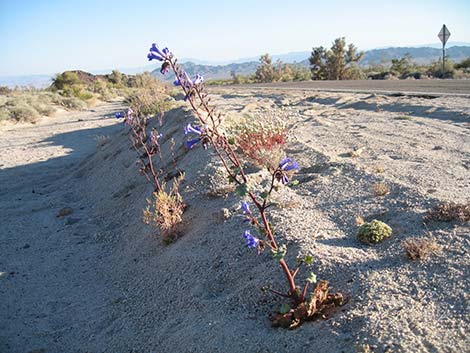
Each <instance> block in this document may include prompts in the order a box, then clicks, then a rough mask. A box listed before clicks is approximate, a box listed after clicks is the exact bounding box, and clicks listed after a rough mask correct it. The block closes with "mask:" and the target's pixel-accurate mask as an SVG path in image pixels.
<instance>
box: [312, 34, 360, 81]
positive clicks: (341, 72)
mask: <svg viewBox="0 0 470 353" xmlns="http://www.w3.org/2000/svg"><path fill="white" fill-rule="evenodd" d="M363 56H364V53H362V52H360V53H358V51H357V48H356V47H355V46H354V44H349V46H347V47H346V39H345V38H344V37H341V38H337V39H335V41H334V42H333V45H332V46H331V48H330V49H328V50H326V49H325V48H323V47H316V48H313V49H312V54H311V56H310V58H309V61H310V70H311V72H312V79H313V80H326V79H328V80H345V79H348V78H351V76H352V72H348V70H349V69H350V68H352V67H353V66H354V65H353V64H354V63H357V62H358V61H360V60H361V59H362V57H363ZM351 71H352V70H351Z"/></svg>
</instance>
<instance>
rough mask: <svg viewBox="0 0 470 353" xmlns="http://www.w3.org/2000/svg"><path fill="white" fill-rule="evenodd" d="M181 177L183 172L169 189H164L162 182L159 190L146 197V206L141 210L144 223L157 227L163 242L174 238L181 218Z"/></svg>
mask: <svg viewBox="0 0 470 353" xmlns="http://www.w3.org/2000/svg"><path fill="white" fill-rule="evenodd" d="M183 179H184V174H180V176H179V177H176V178H175V179H174V181H173V185H172V187H171V188H170V190H169V191H166V184H165V183H162V185H161V188H160V190H157V191H155V192H154V193H152V198H151V199H147V208H145V209H144V210H143V221H144V223H146V224H150V225H153V226H155V227H157V228H159V229H160V230H161V231H162V236H163V239H164V241H165V242H170V241H171V240H172V239H174V237H175V236H176V235H177V234H176V225H177V224H179V223H181V221H182V220H183V218H182V217H183V212H184V208H185V204H184V202H183V198H182V197H181V195H180V193H179V190H178V188H179V185H180V183H181V181H182V180H183Z"/></svg>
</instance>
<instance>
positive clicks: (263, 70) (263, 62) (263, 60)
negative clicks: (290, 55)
mask: <svg viewBox="0 0 470 353" xmlns="http://www.w3.org/2000/svg"><path fill="white" fill-rule="evenodd" d="M275 79H276V68H275V67H274V65H273V61H272V59H271V56H269V54H264V55H262V56H261V57H260V59H259V65H258V67H257V68H256V72H255V81H256V82H273V81H274V80H275Z"/></svg>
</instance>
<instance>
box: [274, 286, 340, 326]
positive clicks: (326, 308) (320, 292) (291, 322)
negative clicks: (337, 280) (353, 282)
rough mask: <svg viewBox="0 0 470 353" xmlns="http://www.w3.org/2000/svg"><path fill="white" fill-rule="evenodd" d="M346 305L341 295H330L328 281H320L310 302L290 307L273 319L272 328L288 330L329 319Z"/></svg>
mask: <svg viewBox="0 0 470 353" xmlns="http://www.w3.org/2000/svg"><path fill="white" fill-rule="evenodd" d="M344 304H345V298H344V297H343V295H342V294H341V293H330V292H329V288H328V282H327V281H320V282H319V283H318V284H317V286H316V287H315V289H314V290H313V293H312V296H311V297H310V299H309V300H307V301H305V302H303V303H301V304H299V305H298V306H297V307H296V308H290V306H288V307H287V308H286V310H282V312H279V313H278V314H276V315H275V316H273V317H272V318H271V321H272V326H274V327H283V328H288V329H291V330H292V329H295V328H298V327H299V326H300V325H301V324H302V323H303V322H304V321H312V320H316V319H328V318H329V317H330V316H331V315H332V314H333V313H334V312H335V311H336V310H337V308H338V307H340V306H342V305H344Z"/></svg>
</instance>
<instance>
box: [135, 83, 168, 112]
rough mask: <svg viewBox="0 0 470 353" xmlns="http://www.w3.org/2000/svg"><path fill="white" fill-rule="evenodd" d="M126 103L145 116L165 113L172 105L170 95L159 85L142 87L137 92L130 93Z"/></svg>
mask: <svg viewBox="0 0 470 353" xmlns="http://www.w3.org/2000/svg"><path fill="white" fill-rule="evenodd" d="M126 103H127V104H128V105H129V107H130V108H131V109H132V110H133V111H134V112H135V113H136V114H141V115H144V116H153V115H155V114H158V113H163V112H165V111H167V110H169V109H170V108H171V106H172V102H171V101H170V100H169V99H168V96H167V95H166V94H165V92H164V91H163V90H162V89H161V88H159V87H150V88H147V89H140V90H139V91H138V92H137V93H134V94H132V95H130V96H129V97H128V98H127V99H126Z"/></svg>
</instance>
